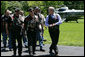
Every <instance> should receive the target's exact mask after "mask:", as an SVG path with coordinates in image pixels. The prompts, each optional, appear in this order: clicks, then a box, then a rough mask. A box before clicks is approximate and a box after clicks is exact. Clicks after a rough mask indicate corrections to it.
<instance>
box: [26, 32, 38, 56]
mask: <svg viewBox="0 0 85 57" xmlns="http://www.w3.org/2000/svg"><path fill="white" fill-rule="evenodd" d="M27 38H28V50H29V54H30V53H31V52H32V53H34V52H35V49H36V42H37V39H36V31H27ZM30 46H31V48H30ZM31 49H32V51H31Z"/></svg>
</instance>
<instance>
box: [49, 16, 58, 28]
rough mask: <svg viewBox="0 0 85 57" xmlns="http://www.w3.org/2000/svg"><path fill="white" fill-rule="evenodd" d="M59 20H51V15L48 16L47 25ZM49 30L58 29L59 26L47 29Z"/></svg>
mask: <svg viewBox="0 0 85 57" xmlns="http://www.w3.org/2000/svg"><path fill="white" fill-rule="evenodd" d="M58 21H59V20H58V19H55V18H52V17H51V15H49V19H48V24H49V25H50V24H53V23H56V22H58ZM49 29H59V25H55V26H53V27H49Z"/></svg>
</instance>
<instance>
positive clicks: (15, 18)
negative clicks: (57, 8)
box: [1, 7, 62, 56]
mask: <svg viewBox="0 0 85 57" xmlns="http://www.w3.org/2000/svg"><path fill="white" fill-rule="evenodd" d="M48 11H49V15H48V16H47V17H46V19H45V17H44V15H43V14H41V10H40V8H39V7H34V9H33V8H30V9H28V12H29V15H28V16H26V17H25V16H24V12H23V11H21V10H20V9H19V8H16V9H15V12H14V14H11V15H10V13H11V11H9V10H8V9H7V10H6V11H5V14H4V15H2V17H1V20H2V22H1V31H2V36H3V44H4V49H5V48H6V40H7V37H8V38H9V41H8V43H9V45H8V47H9V50H10V51H12V49H13V56H16V48H17V45H16V40H17V43H18V55H19V56H21V54H22V39H23V42H24V46H26V47H27V48H28V51H29V55H34V54H36V53H35V50H36V43H37V40H38V41H39V46H40V51H45V50H44V49H43V40H44V37H43V33H44V28H43V27H44V25H46V26H48V29H49V33H50V37H51V40H52V44H51V46H50V49H49V50H50V51H49V53H50V54H52V53H53V52H52V50H54V52H55V54H58V48H57V43H58V39H59V24H61V23H62V21H61V17H60V15H59V14H55V13H54V7H49V8H48ZM26 36H27V37H26Z"/></svg>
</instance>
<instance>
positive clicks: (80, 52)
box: [1, 44, 84, 56]
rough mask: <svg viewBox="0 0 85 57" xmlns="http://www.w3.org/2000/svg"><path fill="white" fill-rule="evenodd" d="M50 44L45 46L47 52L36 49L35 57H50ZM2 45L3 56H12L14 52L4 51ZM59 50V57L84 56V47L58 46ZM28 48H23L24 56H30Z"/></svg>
mask: <svg viewBox="0 0 85 57" xmlns="http://www.w3.org/2000/svg"><path fill="white" fill-rule="evenodd" d="M49 47H50V45H49V44H46V45H45V46H44V49H45V50H46V51H45V52H41V51H39V47H36V55H34V56H50V55H49ZM2 49H3V48H2V44H1V56H12V55H13V51H8V48H6V50H7V51H5V52H3V51H2ZM58 49H59V56H84V47H74V46H58ZM27 50H28V49H27V48H23V52H22V56H29V54H28V52H27Z"/></svg>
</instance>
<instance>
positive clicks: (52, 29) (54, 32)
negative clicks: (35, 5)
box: [45, 7, 62, 55]
mask: <svg viewBox="0 0 85 57" xmlns="http://www.w3.org/2000/svg"><path fill="white" fill-rule="evenodd" d="M48 11H49V15H48V16H47V17H46V22H45V25H46V26H48V28H49V34H50V37H51V40H52V44H51V46H50V51H49V53H50V54H53V52H52V50H54V51H55V55H58V47H57V44H58V40H59V33H60V30H59V25H60V24H62V21H61V17H60V15H59V14H55V13H54V7H49V8H48Z"/></svg>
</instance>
